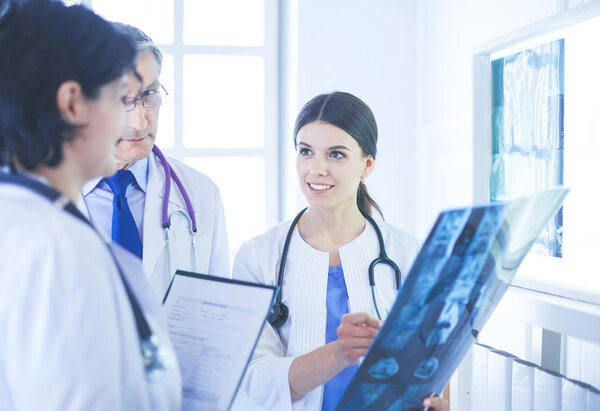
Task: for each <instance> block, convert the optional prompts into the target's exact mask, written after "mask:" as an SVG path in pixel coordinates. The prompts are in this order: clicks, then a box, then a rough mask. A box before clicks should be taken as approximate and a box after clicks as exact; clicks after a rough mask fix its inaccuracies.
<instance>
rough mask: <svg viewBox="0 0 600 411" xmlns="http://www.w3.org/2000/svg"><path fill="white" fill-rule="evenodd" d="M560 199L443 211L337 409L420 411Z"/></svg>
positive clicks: (546, 195) (544, 195)
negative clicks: (425, 399)
mask: <svg viewBox="0 0 600 411" xmlns="http://www.w3.org/2000/svg"><path fill="white" fill-rule="evenodd" d="M567 192H568V190H567V189H563V188H560V189H555V190H549V191H544V192H541V193H538V194H535V195H532V196H529V197H525V198H522V199H518V200H513V201H507V202H497V203H492V204H488V205H483V206H475V207H470V208H464V209H454V210H448V211H444V212H442V213H441V214H440V215H439V217H438V219H437V221H436V223H435V224H434V226H433V228H432V229H431V232H430V233H429V236H428V238H427V240H426V241H425V244H423V247H422V248H421V251H420V252H419V255H418V256H417V258H416V260H415V262H414V263H413V265H412V267H411V269H410V272H409V274H408V276H407V278H406V282H405V283H404V286H403V288H402V290H401V291H400V293H399V294H398V297H397V298H396V301H395V303H394V305H393V307H392V309H391V311H390V313H389V315H388V317H387V319H386V321H385V323H384V324H383V326H382V328H381V330H380V332H379V334H378V336H377V338H376V339H375V341H374V342H373V344H372V346H371V349H370V350H369V352H368V354H367V356H366V357H365V358H364V361H363V362H362V364H361V366H360V368H359V369H358V371H357V372H356V374H355V376H354V378H353V379H352V381H351V383H350V385H349V386H348V389H347V390H346V392H345V393H344V396H343V398H342V399H341V401H340V403H339V404H338V407H337V410H339V411H342V410H343V411H345V410H358V409H360V410H398V411H401V410H411V409H422V406H421V403H422V399H423V398H425V397H427V396H428V395H429V394H430V393H431V392H436V393H440V392H441V390H443V388H444V387H445V386H446V384H447V383H448V381H449V380H450V377H451V376H452V374H453V373H454V371H455V370H456V368H457V367H458V365H459V364H460V362H461V361H462V359H463V357H464V356H465V354H466V353H467V351H468V350H469V348H470V347H471V345H472V344H473V343H474V342H475V340H476V338H477V335H478V334H479V331H480V330H481V328H482V327H483V326H484V324H485V323H486V321H487V320H488V318H489V317H490V315H491V313H492V311H493V310H494V308H495V307H496V305H497V304H498V302H499V301H500V298H502V295H503V294H504V292H505V291H506V289H507V287H508V286H509V284H510V282H511V281H512V279H513V277H514V275H515V273H516V270H517V268H518V267H519V264H520V263H521V261H522V260H523V258H524V257H525V255H526V254H527V252H528V251H529V249H530V248H531V246H532V245H533V244H534V242H535V240H536V238H537V237H538V235H539V234H540V232H541V231H542V229H543V228H544V227H545V226H546V224H547V223H548V221H549V220H550V219H551V218H552V217H553V216H554V214H555V213H556V211H557V210H558V209H559V208H560V207H561V204H562V202H563V200H564V198H565V196H566V194H567Z"/></svg>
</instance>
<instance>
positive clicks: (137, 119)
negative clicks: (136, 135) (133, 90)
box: [127, 101, 148, 130]
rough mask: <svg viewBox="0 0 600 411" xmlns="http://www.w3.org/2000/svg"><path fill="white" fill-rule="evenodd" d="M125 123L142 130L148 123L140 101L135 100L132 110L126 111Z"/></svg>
mask: <svg viewBox="0 0 600 411" xmlns="http://www.w3.org/2000/svg"><path fill="white" fill-rule="evenodd" d="M127 125H128V126H129V127H131V128H133V129H135V130H143V129H145V128H146V126H147V125H148V119H147V118H146V110H145V109H144V107H143V106H142V102H141V101H136V104H135V107H134V108H133V110H131V111H128V112H127Z"/></svg>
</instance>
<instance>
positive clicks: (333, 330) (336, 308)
mask: <svg viewBox="0 0 600 411" xmlns="http://www.w3.org/2000/svg"><path fill="white" fill-rule="evenodd" d="M298 234H300V238H302V239H303V240H304V242H306V240H305V239H304V236H303V235H302V233H301V232H300V230H298ZM325 304H326V305H327V326H326V328H325V344H329V343H330V342H332V341H335V340H337V339H338V337H337V329H338V327H339V326H340V323H341V321H342V316H343V315H344V314H348V312H349V311H348V290H347V289H346V281H345V280H344V269H343V268H342V263H339V264H338V265H337V266H336V267H329V271H328V274H327V297H326V303H325ZM357 370H358V364H354V365H351V366H350V367H348V368H346V369H344V370H342V372H340V373H339V374H338V375H336V376H335V377H333V378H332V379H330V380H329V381H327V382H326V383H325V384H324V385H323V408H322V410H323V411H330V410H331V411H333V410H335V407H336V406H337V405H338V403H339V402H340V400H341V399H342V396H343V394H344V391H346V388H347V387H348V385H350V380H352V377H354V374H355V373H356V371H357Z"/></svg>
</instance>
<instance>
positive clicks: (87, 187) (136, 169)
mask: <svg viewBox="0 0 600 411" xmlns="http://www.w3.org/2000/svg"><path fill="white" fill-rule="evenodd" d="M128 170H129V171H131V173H132V174H133V178H134V179H135V182H136V184H137V185H138V187H139V188H140V189H141V190H142V191H143V192H144V193H145V192H146V189H147V188H148V157H145V158H143V159H141V160H138V161H136V162H135V163H133V164H132V165H131V167H129V169H128ZM102 180H103V178H102V177H97V178H94V179H92V180H90V181H88V182H87V183H85V184H84V185H83V189H82V190H81V193H82V194H83V196H84V197H85V196H87V195H88V194H89V193H91V192H92V191H94V190H95V189H96V187H98V185H99V184H100V182H101V181H102Z"/></svg>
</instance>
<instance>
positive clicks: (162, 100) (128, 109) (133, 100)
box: [123, 84, 169, 113]
mask: <svg viewBox="0 0 600 411" xmlns="http://www.w3.org/2000/svg"><path fill="white" fill-rule="evenodd" d="M160 87H161V88H162V89H163V91H164V92H165V94H164V98H163V94H162V93H161V92H160V90H158V91H155V93H156V94H158V95H159V97H160V104H158V105H156V106H154V107H147V106H146V101H145V100H144V99H145V98H147V97H151V96H148V95H146V96H142V97H127V96H125V97H123V106H124V107H125V112H127V113H129V112H131V111H133V110H135V107H136V106H137V102H138V101H141V102H142V107H143V108H158V107H160V106H162V105H163V104H165V102H166V100H167V96H168V95H169V92H168V91H167V89H166V88H165V86H163V85H162V84H161V85H160ZM148 91H151V90H146V91H145V93H146V92H148ZM152 91H154V90H152ZM129 99H131V102H130V103H126V101H128V100H129Z"/></svg>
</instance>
